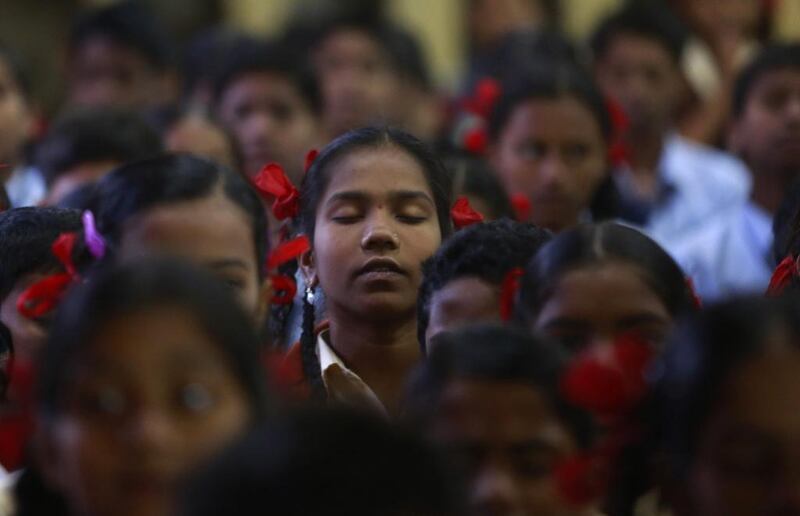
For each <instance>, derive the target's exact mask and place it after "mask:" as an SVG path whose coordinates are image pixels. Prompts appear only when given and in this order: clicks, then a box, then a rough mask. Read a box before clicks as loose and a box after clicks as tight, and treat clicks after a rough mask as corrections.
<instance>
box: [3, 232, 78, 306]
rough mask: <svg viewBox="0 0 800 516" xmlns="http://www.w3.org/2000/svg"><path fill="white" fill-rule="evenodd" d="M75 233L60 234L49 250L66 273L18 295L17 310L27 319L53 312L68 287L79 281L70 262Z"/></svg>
mask: <svg viewBox="0 0 800 516" xmlns="http://www.w3.org/2000/svg"><path fill="white" fill-rule="evenodd" d="M77 237H78V235H77V234H76V233H62V234H61V235H59V237H58V238H57V239H56V241H55V242H53V245H52V246H51V249H52V251H53V254H54V255H55V256H56V258H58V261H60V262H61V264H62V265H63V266H64V269H65V270H66V272H62V273H60V274H53V275H51V276H47V277H46V278H43V279H41V280H39V281H37V282H36V283H34V284H33V285H31V286H30V287H28V288H27V289H25V291H24V292H23V293H22V294H20V296H19V297H18V298H17V310H18V311H19V313H20V314H22V315H23V316H25V317H28V318H29V319H36V318H39V317H42V316H43V315H45V314H46V313H48V312H50V311H51V310H53V309H54V308H55V307H56V306H58V303H59V302H60V301H61V298H62V297H64V293H65V292H66V291H67V288H68V287H69V285H70V284H71V283H72V282H73V281H76V280H78V279H79V276H78V271H77V269H76V268H75V264H74V263H73V262H72V251H73V249H74V247H75V241H76V239H77Z"/></svg>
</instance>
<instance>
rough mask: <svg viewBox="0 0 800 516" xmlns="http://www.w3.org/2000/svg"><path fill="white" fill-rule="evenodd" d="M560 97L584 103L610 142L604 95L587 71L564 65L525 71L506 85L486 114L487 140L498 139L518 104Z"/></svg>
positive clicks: (610, 126) (604, 136) (609, 123)
mask: <svg viewBox="0 0 800 516" xmlns="http://www.w3.org/2000/svg"><path fill="white" fill-rule="evenodd" d="M562 97H573V98H574V99H575V100H577V101H579V102H580V103H581V104H583V105H584V106H586V108H588V110H589V112H590V113H591V114H592V116H593V117H594V119H595V121H596V122H597V125H598V127H599V128H600V132H601V133H602V135H603V138H604V139H605V141H606V143H607V144H608V142H610V140H611V132H612V125H611V115H610V114H609V112H608V107H607V106H606V101H605V98H604V97H603V94H602V93H601V92H600V90H599V88H598V87H597V86H596V85H595V83H594V80H592V78H591V77H590V76H589V75H588V74H587V73H586V72H584V71H583V70H581V69H580V68H577V67H575V66H571V65H567V64H563V65H561V66H557V67H554V68H551V69H549V70H548V71H546V72H545V71H543V72H541V73H531V74H525V75H522V76H519V77H518V78H517V79H516V80H515V81H512V82H510V83H508V84H506V85H505V86H504V88H503V94H502V95H501V96H500V99H499V100H498V101H497V104H496V105H495V107H494V109H493V110H492V113H491V116H490V117H489V124H488V132H489V139H490V140H492V141H497V139H498V138H499V137H500V134H501V133H502V131H503V129H504V128H505V126H506V124H507V123H508V120H509V119H510V118H511V116H512V115H513V113H514V110H515V109H516V108H517V106H519V105H520V104H522V103H524V102H527V101H530V100H534V99H545V100H555V99H559V98H562Z"/></svg>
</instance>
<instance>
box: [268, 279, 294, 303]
mask: <svg viewBox="0 0 800 516" xmlns="http://www.w3.org/2000/svg"><path fill="white" fill-rule="evenodd" d="M269 279H270V282H271V283H272V289H273V291H274V292H275V294H273V296H272V302H273V303H274V304H276V305H290V304H292V303H293V302H294V296H295V295H296V294H297V283H296V282H295V280H294V278H291V277H289V276H285V275H275V276H270V277H269Z"/></svg>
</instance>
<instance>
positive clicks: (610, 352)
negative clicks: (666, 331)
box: [561, 334, 654, 419]
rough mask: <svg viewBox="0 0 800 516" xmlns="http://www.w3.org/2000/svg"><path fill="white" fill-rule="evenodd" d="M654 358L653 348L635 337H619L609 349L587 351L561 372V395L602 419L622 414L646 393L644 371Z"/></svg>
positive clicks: (599, 347)
mask: <svg viewBox="0 0 800 516" xmlns="http://www.w3.org/2000/svg"><path fill="white" fill-rule="evenodd" d="M653 355H654V353H653V350H652V347H651V346H650V345H649V344H648V343H647V342H645V341H644V340H643V339H641V338H639V337H638V336H637V335H635V334H626V335H622V336H620V337H619V338H617V340H616V341H615V342H614V343H613V344H612V345H611V346H598V347H593V348H590V349H587V350H586V351H584V352H583V353H581V354H580V355H579V356H578V357H577V358H576V359H575V361H574V362H573V363H572V364H571V365H570V366H569V367H568V368H567V371H566V372H565V373H564V376H563V377H562V379H561V389H562V392H563V394H564V396H565V397H566V398H567V400H569V401H570V402H572V403H574V404H575V405H578V406H579V407H582V408H584V409H586V410H588V411H589V412H591V413H593V414H595V415H596V416H597V417H599V418H601V419H613V418H615V417H618V416H621V415H624V414H625V413H626V412H627V411H629V410H631V409H632V408H634V407H635V406H636V404H637V403H639V401H641V399H642V398H643V397H644V395H645V394H646V392H647V382H646V380H645V371H646V368H647V366H648V365H649V364H650V362H651V361H652V359H653Z"/></svg>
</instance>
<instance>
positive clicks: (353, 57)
mask: <svg viewBox="0 0 800 516" xmlns="http://www.w3.org/2000/svg"><path fill="white" fill-rule="evenodd" d="M366 11H370V9H366ZM294 32H297V33H299V32H301V30H299V29H298V30H295V31H294ZM397 32H398V29H397V28H396V27H394V26H392V25H391V24H390V23H389V22H388V21H387V20H385V19H382V18H381V17H379V16H375V15H374V13H372V12H364V13H356V14H350V13H347V14H344V15H342V16H334V17H331V18H329V19H326V20H323V21H322V23H321V24H319V26H317V27H314V28H313V30H310V31H306V32H305V34H303V35H302V40H301V39H300V38H297V41H298V42H299V43H298V45H299V46H303V47H305V50H306V51H307V52H308V54H309V56H310V59H311V63H312V65H313V67H314V70H315V71H316V74H317V76H318V77H319V81H320V90H321V92H322V99H323V104H322V105H323V109H322V124H323V132H324V133H325V137H326V138H327V139H332V138H336V137H337V136H339V135H341V134H343V133H345V132H347V131H349V130H352V129H356V128H358V127H364V126H368V125H375V124H389V125H394V126H400V127H404V125H405V124H404V123H403V122H404V120H405V116H407V115H412V114H414V113H413V110H411V109H409V107H408V106H407V101H408V100H409V99H405V98H404V93H405V88H406V86H407V84H406V82H405V81H406V78H407V77H408V73H409V67H408V66H407V64H408V63H407V58H406V55H405V53H404V51H403V49H402V48H398V46H397V43H396V41H397V38H396V34H397ZM311 33H313V34H311ZM309 34H311V37H309ZM293 36H296V34H294V33H293V32H292V30H290V31H289V34H288V35H287V40H288V41H290V42H294V41H295V40H293V39H292V38H293ZM409 129H410V128H409Z"/></svg>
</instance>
